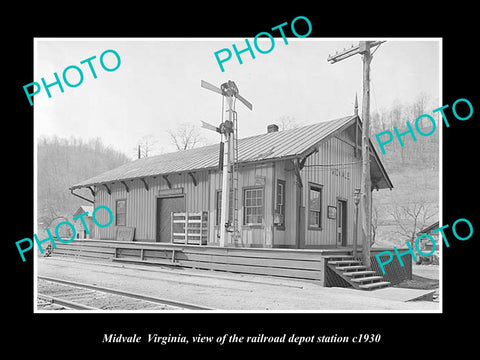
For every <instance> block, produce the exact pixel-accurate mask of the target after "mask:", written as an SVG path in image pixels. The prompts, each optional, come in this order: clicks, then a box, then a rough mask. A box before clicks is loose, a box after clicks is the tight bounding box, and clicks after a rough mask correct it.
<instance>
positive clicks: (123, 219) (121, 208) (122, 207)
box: [115, 200, 127, 226]
mask: <svg viewBox="0 0 480 360" xmlns="http://www.w3.org/2000/svg"><path fill="white" fill-rule="evenodd" d="M115 219H116V222H115V224H116V225H119V226H126V225H127V200H117V203H116V206H115Z"/></svg>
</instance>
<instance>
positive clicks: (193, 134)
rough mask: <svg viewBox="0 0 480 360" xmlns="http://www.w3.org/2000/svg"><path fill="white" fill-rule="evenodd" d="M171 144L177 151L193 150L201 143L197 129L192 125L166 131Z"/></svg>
mask: <svg viewBox="0 0 480 360" xmlns="http://www.w3.org/2000/svg"><path fill="white" fill-rule="evenodd" d="M167 132H168V134H169V135H170V139H171V140H172V144H173V145H175V147H176V148H177V150H187V149H193V148H194V147H196V146H198V145H199V144H200V143H202V142H203V138H202V137H201V136H200V132H199V130H198V127H197V126H195V125H192V124H186V123H183V124H180V125H179V126H178V127H177V128H176V129H175V130H168V131H167Z"/></svg>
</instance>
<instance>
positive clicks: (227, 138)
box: [220, 96, 233, 247]
mask: <svg viewBox="0 0 480 360" xmlns="http://www.w3.org/2000/svg"><path fill="white" fill-rule="evenodd" d="M225 99H226V100H227V105H228V110H227V112H228V121H230V122H233V112H232V110H233V109H232V101H233V96H225ZM223 138H224V143H225V145H224V147H223V148H224V153H223V169H222V211H221V213H220V246H222V247H224V246H226V244H228V238H227V237H228V234H229V233H228V232H227V228H226V223H227V221H228V219H229V217H228V215H229V214H228V211H229V208H230V207H229V203H228V202H229V200H230V199H229V198H230V189H229V187H230V182H229V181H228V171H229V170H230V151H231V149H230V143H231V141H232V133H231V132H230V131H225V133H224V134H223Z"/></svg>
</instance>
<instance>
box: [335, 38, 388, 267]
mask: <svg viewBox="0 0 480 360" xmlns="http://www.w3.org/2000/svg"><path fill="white" fill-rule="evenodd" d="M383 42H385V41H360V42H359V44H358V46H352V47H351V48H350V49H344V50H343V51H342V52H341V53H336V54H335V55H333V56H329V57H328V59H327V61H330V62H331V63H332V64H334V63H336V62H337V61H341V60H344V59H347V58H349V57H350V56H353V55H356V54H361V55H362V56H363V101H362V121H363V126H362V181H361V185H360V187H361V198H360V199H361V201H360V202H361V205H362V209H363V216H362V230H363V231H362V235H363V236H362V239H363V246H362V254H363V263H364V265H365V266H366V267H367V268H370V244H371V238H372V212H371V208H372V185H371V178H370V63H371V61H372V53H371V51H370V49H371V48H372V47H374V46H379V45H380V44H381V43H383Z"/></svg>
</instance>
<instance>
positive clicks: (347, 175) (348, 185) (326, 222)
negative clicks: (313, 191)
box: [301, 137, 361, 247]
mask: <svg viewBox="0 0 480 360" xmlns="http://www.w3.org/2000/svg"><path fill="white" fill-rule="evenodd" d="M340 138H341V137H340ZM340 138H337V137H332V138H331V139H330V140H328V141H327V142H325V143H323V144H322V145H320V147H319V149H318V152H316V153H314V154H312V155H311V156H309V157H308V159H307V161H306V162H305V167H304V168H303V169H302V171H301V176H302V181H303V192H302V194H303V198H302V205H303V206H304V207H305V219H304V224H303V226H305V247H318V246H336V245H337V239H336V236H337V221H336V220H333V219H329V218H328V216H327V210H328V206H335V207H337V200H338V199H342V200H346V201H347V245H350V244H352V243H353V225H354V206H355V205H354V203H353V192H354V189H355V188H360V181H361V162H360V161H361V158H360V157H357V158H355V157H354V152H353V147H352V146H351V145H349V144H347V143H346V142H345V141H342V140H340ZM329 164H349V165H337V166H318V165H329ZM309 183H312V184H316V185H321V186H322V201H321V230H316V229H315V230H311V229H309V227H308V214H309V204H308V196H309V194H308V185H309Z"/></svg>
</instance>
